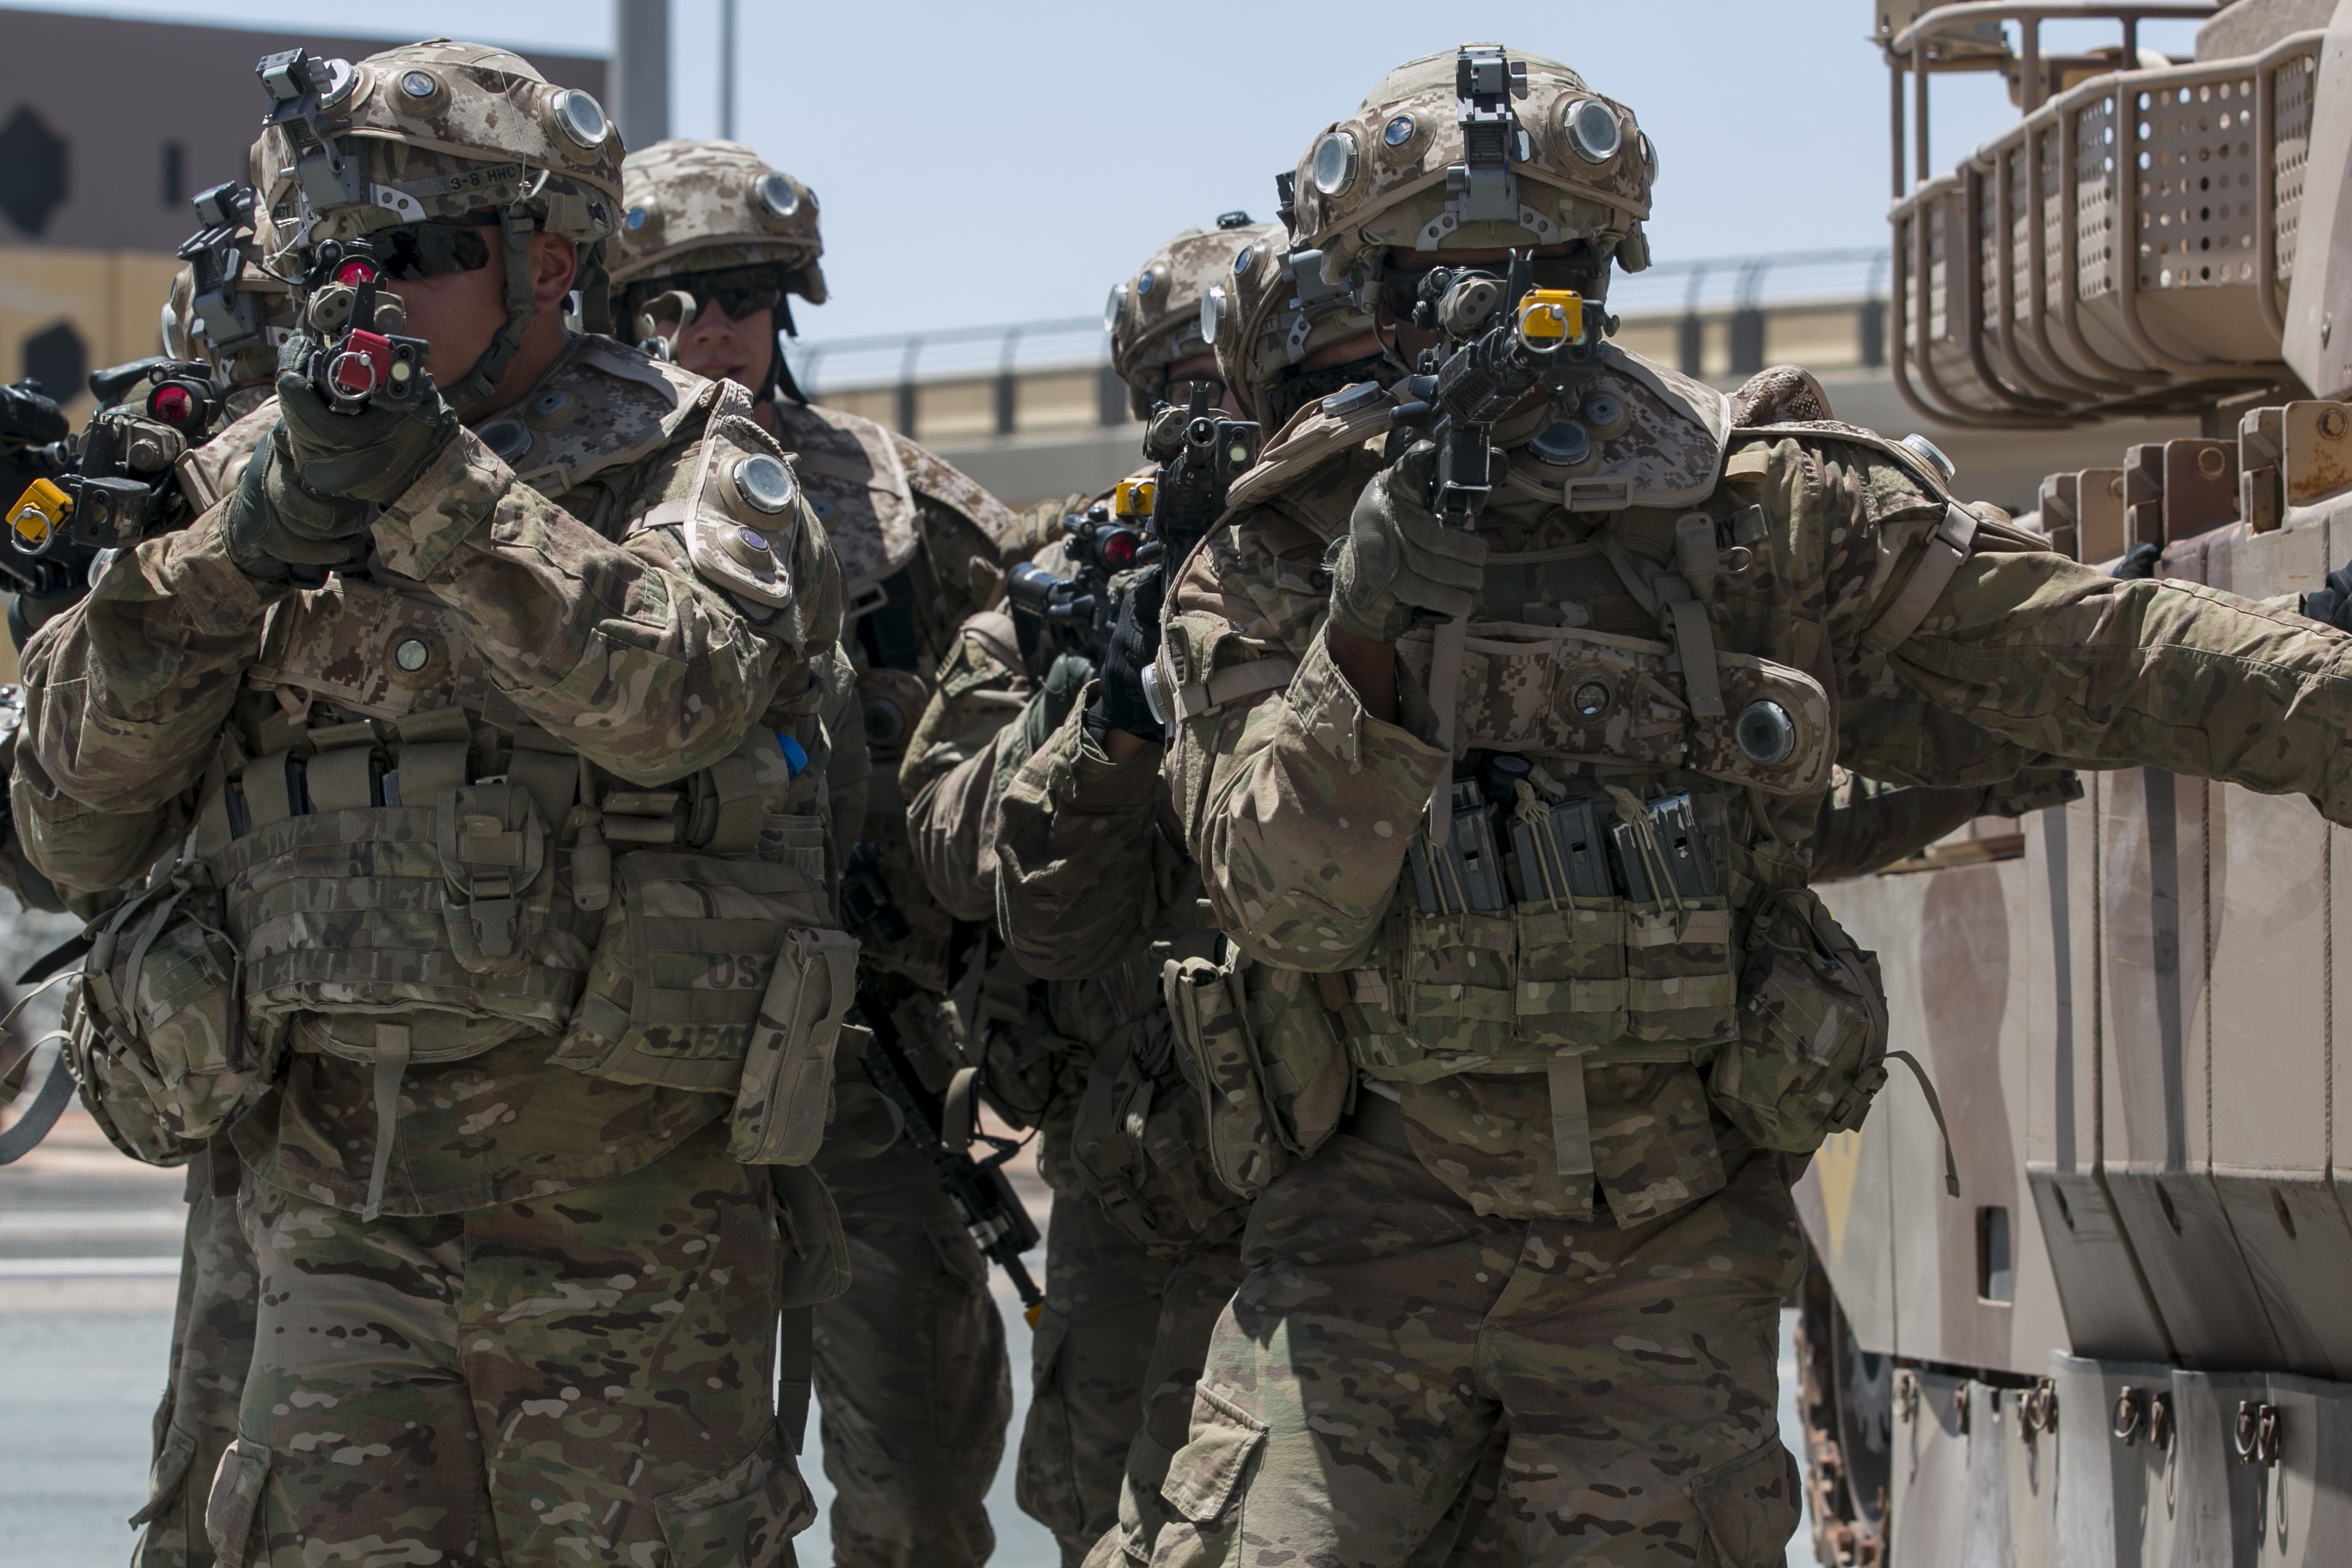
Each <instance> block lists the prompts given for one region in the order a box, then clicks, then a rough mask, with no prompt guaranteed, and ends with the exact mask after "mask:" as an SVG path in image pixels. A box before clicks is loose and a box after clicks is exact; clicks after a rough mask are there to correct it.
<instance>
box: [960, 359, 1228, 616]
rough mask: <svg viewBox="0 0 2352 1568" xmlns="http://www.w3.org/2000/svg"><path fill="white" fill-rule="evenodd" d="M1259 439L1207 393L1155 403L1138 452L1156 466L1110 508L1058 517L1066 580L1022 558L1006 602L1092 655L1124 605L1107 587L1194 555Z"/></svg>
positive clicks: (1130, 482)
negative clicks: (1181, 404)
mask: <svg viewBox="0 0 2352 1568" xmlns="http://www.w3.org/2000/svg"><path fill="white" fill-rule="evenodd" d="M1263 435H1264V433H1263V432H1262V431H1261V430H1260V428H1259V427H1258V426H1257V425H1256V424H1255V423H1254V422H1252V421H1250V420H1246V419H1233V418H1228V417H1227V416H1224V415H1223V414H1217V413H1213V412H1212V411H1211V410H1210V407H1209V393H1208V389H1207V388H1206V387H1205V386H1201V385H1197V384H1196V385H1195V386H1194V387H1193V388H1192V404H1191V406H1190V407H1188V408H1178V407H1177V406H1175V405H1173V404H1170V403H1162V404H1160V405H1158V406H1157V407H1155V408H1154V409H1153V410H1152V411H1151V422H1150V424H1149V425H1148V426H1145V427H1144V435H1143V455H1144V456H1145V457H1147V458H1150V459H1151V460H1152V461H1153V462H1155V463H1157V464H1158V465H1159V468H1158V469H1157V470H1156V471H1155V472H1154V473H1153V474H1152V476H1151V477H1150V478H1149V479H1121V480H1120V481H1119V482H1118V489H1115V490H1113V491H1112V492H1111V499H1110V500H1108V501H1097V502H1096V503H1095V504H1094V505H1092V506H1090V507H1088V508H1087V510H1085V511H1083V512H1074V513H1072V514H1070V515H1069V516H1067V517H1065V518H1064V519H1063V520H1062V533H1063V548H1064V550H1065V551H1066V552H1067V553H1068V555H1069V557H1070V559H1071V561H1072V562H1073V563H1075V564H1076V571H1075V572H1073V573H1072V574H1071V575H1069V576H1067V577H1056V576H1055V575H1054V574H1052V573H1051V572H1048V571H1046V570H1045V568H1044V567H1042V566H1039V565H1037V564H1036V563H1034V562H1026V561H1024V562H1023V563H1021V564H1019V565H1017V566H1015V567H1013V570H1012V571H1010V572H1008V573H1006V574H1005V575H1004V593H1005V597H1006V598H1007V599H1009V600H1011V601H1012V604H1013V608H1014V609H1015V610H1016V611H1021V612H1024V613H1025V614H1026V615H1028V616H1032V617H1034V619H1035V620H1037V621H1040V622H1043V623H1044V624H1045V626H1048V627H1060V628H1066V630H1067V631H1068V632H1070V633H1072V634H1074V637H1073V640H1075V641H1076V642H1077V643H1078V644H1079V645H1080V648H1081V651H1084V652H1087V653H1089V654H1093V655H1096V656H1097V657H1098V656H1099V655H1100V653H1101V650H1102V648H1103V647H1104V645H1106V644H1108V642H1109V641H1110V634H1111V630H1112V628H1113V627H1114V626H1117V625H1118V609H1119V605H1120V603H1121V602H1122V600H1123V598H1124V595H1122V594H1115V593H1113V592H1112V587H1111V580H1112V579H1113V578H1114V577H1116V576H1118V575H1119V574H1122V573H1125V572H1130V571H1135V570H1137V569H1139V568H1143V567H1149V566H1151V565H1153V564H1155V563H1161V562H1171V561H1172V562H1178V563H1181V561H1182V560H1183V559H1184V557H1185V556H1187V555H1189V554H1191V553H1192V546H1194V545H1195V544H1197V543H1199V542H1200V541H1201V538H1202V535H1203V534H1206V533H1207V532H1208V531H1209V530H1210V528H1211V527H1213V525H1214V524H1215V522H1216V521H1217V519H1218V518H1220V517H1222V516H1223V515H1224V510H1225V492H1226V491H1227V490H1229V489H1232V488H1233V482H1234V480H1235V479H1239V478H1241V476H1242V475H1243V474H1244V473H1245V472H1247V471H1248V469H1249V468H1250V466H1251V465H1252V464H1253V463H1255V462H1256V461H1257V454H1258V448H1259V447H1260V446H1261V445H1262V442H1263Z"/></svg>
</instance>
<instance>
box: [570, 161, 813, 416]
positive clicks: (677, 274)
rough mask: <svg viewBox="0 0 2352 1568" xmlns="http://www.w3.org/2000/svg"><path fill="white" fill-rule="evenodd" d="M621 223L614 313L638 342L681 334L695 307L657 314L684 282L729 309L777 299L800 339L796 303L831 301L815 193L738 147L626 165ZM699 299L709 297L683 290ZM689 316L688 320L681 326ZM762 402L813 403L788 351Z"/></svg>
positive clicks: (783, 319) (776, 359)
mask: <svg viewBox="0 0 2352 1568" xmlns="http://www.w3.org/2000/svg"><path fill="white" fill-rule="evenodd" d="M621 177H622V191H623V200H622V217H621V227H620V232H619V233H618V234H617V235H615V236H614V241H613V248H614V255H613V261H612V273H613V316H614V321H615V323H616V325H617V326H618V327H619V329H620V331H622V332H623V333H625V334H626V335H630V336H634V337H642V338H651V339H658V338H659V337H660V336H661V334H662V332H663V331H670V330H675V329H677V328H682V327H683V326H684V325H685V324H686V321H687V320H690V319H691V316H692V312H691V311H690V310H687V311H681V310H677V309H671V310H667V311H657V312H656V315H658V316H659V317H660V319H659V320H647V319H646V315H647V310H648V307H652V306H655V305H656V302H657V301H660V300H663V299H664V297H665V296H667V295H668V294H670V293H672V292H674V291H676V290H675V289H674V285H675V284H676V283H677V282H679V281H698V282H706V284H707V287H708V288H709V289H710V290H712V291H714V292H715V293H716V295H717V297H718V298H719V301H720V303H721V305H722V308H727V309H728V313H729V314H730V315H733V314H736V313H737V312H736V310H734V309H733V308H732V306H731V304H730V296H732V297H740V299H742V300H750V301H755V303H751V304H749V305H747V306H746V307H745V308H746V309H758V308H760V305H759V303H757V302H765V301H767V300H771V299H772V300H773V306H772V308H773V309H774V310H775V311H776V322H777V325H779V326H780V327H782V329H783V331H784V332H785V334H786V335H788V336H791V337H798V336H799V335H800V330H799V328H798V326H797V325H796V324H795V323H794V322H793V311H792V305H791V302H790V296H792V295H794V294H797V295H799V296H800V297H801V298H802V299H803V300H807V301H808V302H809V303H810V304H812V305H822V304H824V300H825V286H824V268H822V267H820V266H819V265H818V258H821V257H822V256H823V255H824V237H823V236H822V235H821V234H820V232H819V231H818V226H817V200H816V193H815V192H814V191H812V190H810V189H809V188H808V187H807V186H806V185H804V184H801V183H800V182H799V181H798V180H795V179H793V177H792V176H791V175H790V174H784V173H783V172H782V171H781V170H779V169H775V168H772V167H771V166H770V165H769V164H768V163H766V162H765V161H764V160H762V159H761V156H760V155H759V154H758V153H754V152H753V151H751V149H750V148H749V147H746V146H744V145H742V144H741V143H740V142H688V141H681V140H671V141H667V142H655V143H654V144H653V145H652V146H650V147H647V148H645V149H643V150H642V151H640V152H635V153H630V154H629V156H628V159H627V161H626V162H625V163H623V164H622V165H621ZM684 292H685V293H686V294H687V295H688V298H689V299H692V300H696V301H697V302H699V300H701V299H702V298H703V293H702V291H701V290H698V289H686V290H684ZM696 308H699V303H697V307H696ZM681 314H682V315H683V317H684V319H679V318H680V317H681ZM755 390H756V391H758V392H759V393H760V395H762V396H767V395H773V394H775V393H779V392H780V393H782V395H785V396H787V397H790V398H791V399H792V400H793V402H795V403H804V402H806V401H807V399H806V398H804V397H803V396H802V395H801V392H800V389H799V388H798V387H797V386H794V385H793V381H792V374H791V372H790V371H789V370H788V369H787V368H786V367H785V364H784V358H783V353H782V349H781V348H779V349H778V351H777V352H776V353H774V354H773V356H772V358H771V360H770V363H769V372H768V384H767V385H766V386H764V387H760V388H756V389H755Z"/></svg>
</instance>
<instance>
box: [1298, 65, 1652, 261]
mask: <svg viewBox="0 0 2352 1568" xmlns="http://www.w3.org/2000/svg"><path fill="white" fill-rule="evenodd" d="M1657 166H1658V162H1657V153H1656V150H1655V149H1654V148H1653V147H1652V145H1651V143H1650V138H1649V136H1648V134H1647V133H1646V132H1643V130H1642V128H1641V127H1640V126H1639V125H1638V124H1636V123H1635V122H1634V119H1633V110H1630V109H1627V108H1626V107H1625V106H1624V105H1622V104H1621V103H1618V102H1616V101H1614V100H1612V99H1608V98H1605V97H1603V96H1601V94H1599V93H1597V92H1594V91H1593V90H1592V89H1591V88H1589V87H1587V86H1586V85H1585V83H1584V79H1583V78H1582V77H1580V76H1578V75H1577V74H1576V72H1574V71H1572V70H1570V68H1568V67H1566V66H1564V65H1561V64H1560V63H1559V61H1557V60H1548V59H1545V58H1541V57H1540V56H1537V55H1525V54H1516V53H1513V52H1512V51H1510V50H1508V49H1506V48H1505V47H1502V46H1501V45H1499V44H1465V45H1463V46H1462V47H1460V48H1458V49H1454V50H1450V51H1448V52H1446V53H1444V54H1437V55H1424V56H1423V57H1422V58H1419V59H1416V60H1411V61H1408V62H1406V63H1405V64H1403V65H1402V66H1399V67H1398V68H1396V69H1394V70H1392V71H1391V72H1389V74H1388V75H1387V76H1385V77H1382V78H1381V80H1380V83H1379V85H1377V86H1376V87H1374V88H1373V89H1372V90H1371V91H1370V93H1368V94H1367V95H1366V96H1365V98H1364V101H1363V102H1362V103H1361V104H1360V105H1359V106H1358V107H1357V110H1356V112H1355V113H1354V114H1352V115H1350V116H1349V118H1347V119H1345V120H1341V121H1336V122H1334V123H1333V124H1331V125H1328V126H1326V127H1325V128H1324V129H1323V131H1322V132H1320V133H1319V134H1318V135H1317V136H1316V138H1315V139H1314V141H1313V142H1311V143H1309V145H1308V147H1307V155H1306V156H1305V157H1304V158H1302V159H1300V160H1299V163H1298V168H1297V174H1296V175H1295V180H1296V185H1295V190H1296V201H1297V207H1296V214H1295V217H1294V220H1293V224H1292V227H1293V229H1294V231H1295V232H1296V234H1297V239H1298V243H1299V244H1300V245H1301V246H1302V247H1306V248H1308V249H1311V250H1313V251H1315V252H1317V254H1318V262H1319V265H1320V267H1321V268H1322V273H1323V277H1324V279H1325V280H1326V281H1328V282H1331V283H1343V282H1353V283H1358V284H1360V283H1362V282H1365V281H1367V280H1369V279H1370V276H1371V275H1372V274H1373V273H1376V272H1377V270H1378V268H1379V266H1380V263H1381V258H1382V257H1383V256H1384V255H1385V253H1386V252H1388V251H1389V250H1391V249H1392V248H1393V249H1398V250H1407V251H1416V250H1417V251H1444V250H1449V249H1453V250H1459V249H1469V248H1482V249H1491V248H1498V247H1519V248H1527V247H1537V248H1538V249H1541V248H1548V247H1560V246H1567V245H1570V244H1572V243H1576V242H1581V243H1582V246H1583V247H1586V248H1587V249H1589V250H1590V251H1591V253H1593V254H1594V255H1596V256H1597V257H1598V258H1599V261H1600V264H1601V275H1600V276H1599V277H1597V278H1596V279H1594V281H1595V283H1596V284H1604V285H1605V268H1606V267H1607V264H1608V261H1609V259H1610V258H1611V257H1612V256H1614V257H1615V258H1617V259H1618V261H1619V264H1620V265H1622V266H1623V267H1624V268H1625V269H1626V270H1628V271H1639V270H1640V269H1641V268H1643V267H1646V266H1647V265H1648V264H1649V249H1648V245H1647V243H1646V241H1645V240H1644V239H1643V233H1642V223H1643V219H1645V218H1647V217H1648V216H1650V187H1651V185H1652V184H1653V183H1654V181H1655V180H1656V177H1657Z"/></svg>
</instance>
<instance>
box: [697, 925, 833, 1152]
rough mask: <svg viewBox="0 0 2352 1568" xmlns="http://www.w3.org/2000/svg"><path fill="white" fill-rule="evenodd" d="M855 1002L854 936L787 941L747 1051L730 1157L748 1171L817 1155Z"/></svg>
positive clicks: (822, 934)
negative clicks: (838, 1050)
mask: <svg viewBox="0 0 2352 1568" xmlns="http://www.w3.org/2000/svg"><path fill="white" fill-rule="evenodd" d="M856 999H857V939H856V937H854V936H851V935H849V934H848V933H846V932H845V931H807V930H802V931H793V932H792V933H791V934H790V935H789V936H788V937H786V938H785V940H784V945H783V951H782V952H781V953H779V954H778V955H777V958H776V965H775V973H773V974H772V975H771V976H770V977H769V980H768V989H767V993H766V994H765V995H764V996H762V997H761V1002H760V1016H759V1021H758V1022H757V1024H755V1025H754V1026H753V1027H752V1030H751V1043H750V1045H749V1046H748V1047H746V1049H745V1053H744V1057H743V1081H742V1083H741V1085H740V1087H739V1088H738V1089H737V1090H736V1093H735V1120H734V1127H733V1130H732V1131H731V1133H730V1136H729V1138H728V1142H727V1152H729V1153H730V1154H732V1155H733V1156H735V1158H737V1159H738V1160H740V1161H742V1162H743V1163H745V1164H747V1165H805V1164H807V1163H809V1162H810V1161H811V1160H813V1159H814V1158H815V1157H816V1150H817V1144H818V1142H820V1141H821V1140H822V1139H823V1138H824V1123H825V1117H826V1115H827V1114H828V1112H829V1111H830V1110H832V1106H833V1056H834V1047H835V1046H837V1045H838V1044H839V1043H840V1041H841V1035H842V1017H843V1016H844V1015H845V1014H846V1013H847V1012H848V1011H849V1008H850V1005H851V1004H852V1003H854V1002H856ZM853 1027H854V1026H853ZM856 1033H857V1034H858V1035H860V1036H861V1037H862V1036H864V1035H865V1031H864V1030H862V1029H859V1030H856Z"/></svg>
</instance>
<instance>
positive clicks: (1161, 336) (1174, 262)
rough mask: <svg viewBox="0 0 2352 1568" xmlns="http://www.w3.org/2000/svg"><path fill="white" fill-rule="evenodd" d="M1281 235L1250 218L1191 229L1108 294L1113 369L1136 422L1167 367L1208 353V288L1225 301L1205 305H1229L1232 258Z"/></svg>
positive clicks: (1106, 315) (1278, 230)
mask: <svg viewBox="0 0 2352 1568" xmlns="http://www.w3.org/2000/svg"><path fill="white" fill-rule="evenodd" d="M1237 216H1238V215H1237ZM1281 235H1282V226H1281V225H1280V224H1272V223H1250V222H1247V221H1240V222H1236V223H1235V224H1234V226H1232V227H1231V228H1225V227H1222V226H1221V227H1217V228H1188V229H1186V230H1184V232H1183V233H1181V234H1180V235H1178V236H1176V237H1175V238H1173V239H1171V240H1170V241H1169V242H1168V243H1167V244H1165V245H1163V246H1161V247H1160V248H1159V249H1158V250H1155V251H1153V252H1152V253H1151V259H1150V260H1149V261H1146V262H1145V263H1144V264H1143V266H1142V267H1141V268H1139V269H1138V270H1137V272H1136V274H1135V276H1134V277H1132V278H1129V279H1128V280H1127V281H1126V282H1124V283H1121V284H1120V285H1119V286H1118V288H1116V289H1112V290H1111V291H1110V301H1109V303H1108V305H1107V306H1106V307H1105V308H1104V311H1103V316H1104V321H1105V323H1106V324H1107V325H1108V327H1109V328H1110V364H1111V369H1112V370H1114V371H1116V372H1117V373H1118V378H1119V379H1120V380H1121V381H1124V382H1125V383H1127V389H1128V402H1129V405H1130V406H1131V407H1133V409H1134V410H1135V416H1136V417H1137V418H1139V419H1140V418H1143V417H1144V416H1147V415H1149V414H1150V412H1151V404H1152V400H1153V399H1154V397H1156V396H1157V395H1158V394H1159V389H1160V387H1161V386H1162V385H1163V384H1166V382H1167V380H1168V367H1169V366H1170V365H1171V364H1174V363H1177V362H1178V361H1180V360H1187V359H1191V358H1192V356H1193V355H1195V354H1200V353H1207V352H1208V350H1209V348H1210V346H1211V345H1210V343H1209V342H1208V340H1207V339H1206V338H1204V337H1202V335H1201V331H1202V321H1203V317H1202V310H1203V308H1204V307H1203V304H1202V301H1203V300H1205V299H1206V298H1207V296H1208V294H1209V292H1210V290H1212V289H1223V290H1225V293H1224V294H1223V295H1222V296H1220V300H1221V302H1220V303H1219V304H1218V305H1216V306H1212V307H1207V308H1209V309H1213V310H1221V311H1222V310H1224V309H1226V308H1227V305H1228V304H1229V302H1230V297H1231V293H1232V289H1231V286H1230V280H1231V279H1232V277H1233V272H1234V257H1235V256H1236V255H1238V254H1240V253H1242V252H1243V251H1244V250H1245V249H1246V248H1247V247H1249V246H1250V245H1252V244H1254V243H1255V242H1257V241H1260V240H1268V241H1278V240H1279V238H1280V237H1281Z"/></svg>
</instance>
